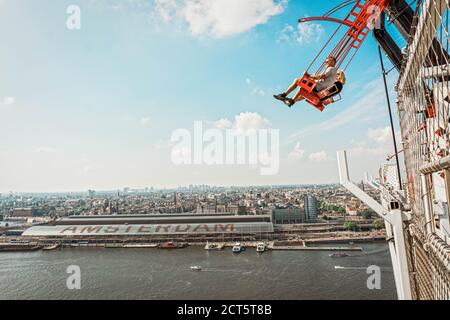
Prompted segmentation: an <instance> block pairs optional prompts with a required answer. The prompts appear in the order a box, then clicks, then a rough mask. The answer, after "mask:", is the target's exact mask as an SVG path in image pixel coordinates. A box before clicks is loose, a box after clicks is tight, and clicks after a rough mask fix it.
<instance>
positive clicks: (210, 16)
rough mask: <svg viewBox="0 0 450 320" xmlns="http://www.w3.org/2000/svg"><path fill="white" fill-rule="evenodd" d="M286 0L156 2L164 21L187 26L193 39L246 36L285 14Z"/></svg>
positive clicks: (178, 0) (164, 0) (181, 0)
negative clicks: (177, 22)
mask: <svg viewBox="0 0 450 320" xmlns="http://www.w3.org/2000/svg"><path fill="white" fill-rule="evenodd" d="M286 5H287V0H281V1H274V0H246V1H242V0H156V1H155V6H154V14H155V15H156V16H157V17H159V18H160V19H161V21H163V22H166V23H169V22H171V23H172V22H173V21H175V20H178V21H181V22H182V23H186V24H187V26H188V28H189V31H190V32H191V34H192V35H194V36H209V37H212V38H222V37H227V36H231V35H235V34H238V33H242V32H246V31H248V30H250V29H252V28H253V27H255V26H257V25H260V24H264V23H266V22H267V21H268V20H269V18H270V17H272V16H276V15H278V14H280V13H282V12H283V11H284V9H285V7H286Z"/></svg>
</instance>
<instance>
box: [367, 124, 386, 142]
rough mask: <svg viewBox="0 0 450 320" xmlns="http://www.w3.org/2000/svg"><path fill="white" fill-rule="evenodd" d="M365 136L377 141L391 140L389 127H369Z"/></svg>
mask: <svg viewBox="0 0 450 320" xmlns="http://www.w3.org/2000/svg"><path fill="white" fill-rule="evenodd" d="M367 136H368V137H369V139H371V140H374V141H375V142H378V143H386V142H388V141H391V140H392V133H391V128H390V127H385V128H377V129H372V128H369V131H368V132H367Z"/></svg>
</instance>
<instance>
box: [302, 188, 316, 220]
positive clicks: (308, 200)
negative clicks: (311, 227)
mask: <svg viewBox="0 0 450 320" xmlns="http://www.w3.org/2000/svg"><path fill="white" fill-rule="evenodd" d="M303 201H304V205H305V217H306V221H314V220H316V219H317V199H316V197H314V196H312V195H309V194H307V195H305V196H304V198H303Z"/></svg>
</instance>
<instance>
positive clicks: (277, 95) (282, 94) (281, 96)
mask: <svg viewBox="0 0 450 320" xmlns="http://www.w3.org/2000/svg"><path fill="white" fill-rule="evenodd" d="M273 97H274V98H275V99H277V100H281V101H284V99H286V98H287V95H286V93H280V94H276V95H274V96H273Z"/></svg>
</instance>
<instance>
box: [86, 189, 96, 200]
mask: <svg viewBox="0 0 450 320" xmlns="http://www.w3.org/2000/svg"><path fill="white" fill-rule="evenodd" d="M88 194H89V197H90V198H93V197H94V196H95V190H91V189H89V190H88Z"/></svg>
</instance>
